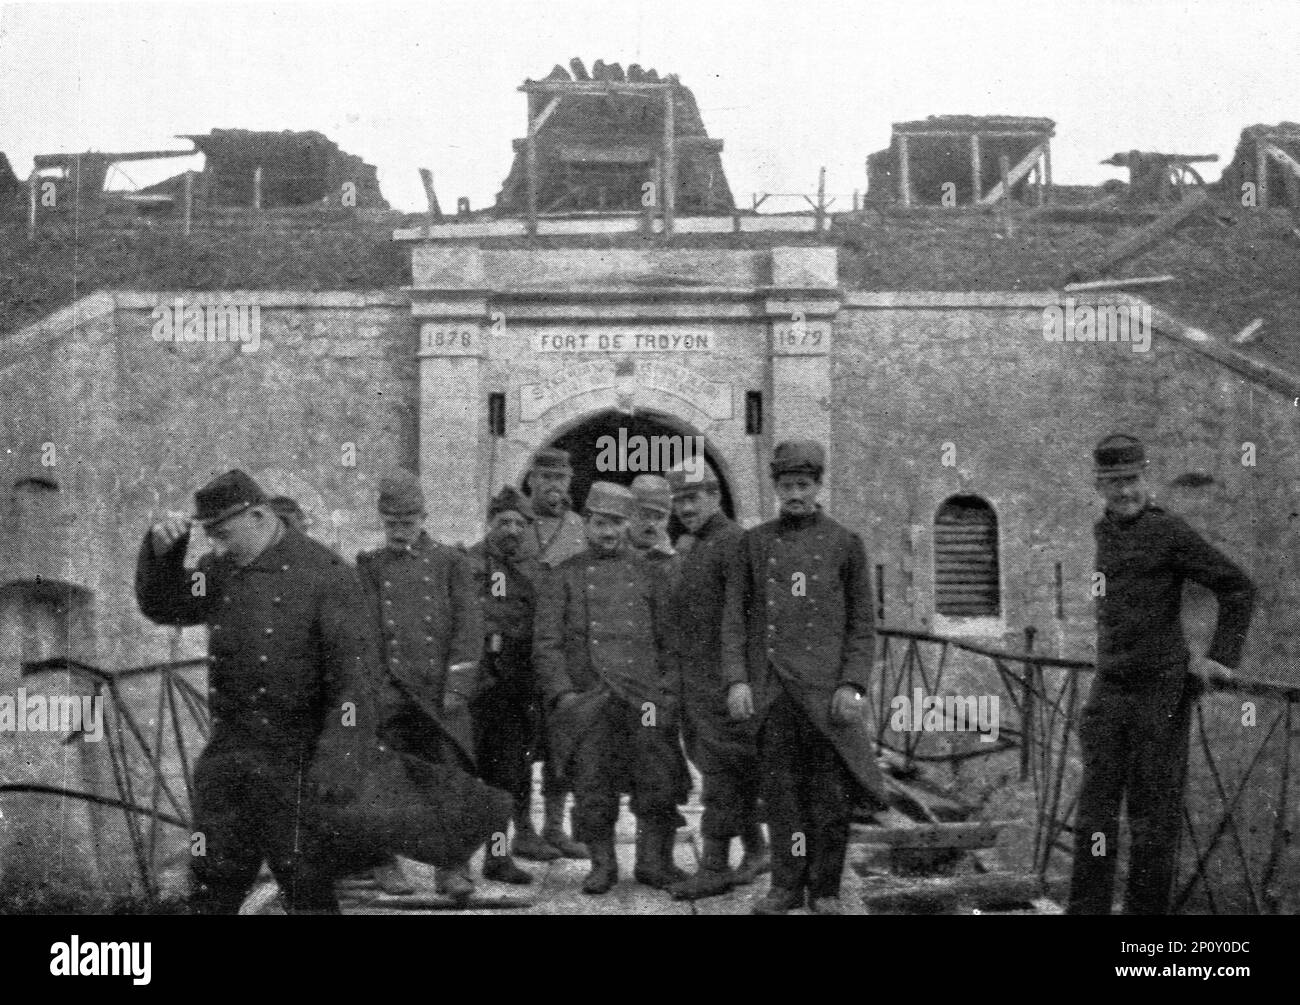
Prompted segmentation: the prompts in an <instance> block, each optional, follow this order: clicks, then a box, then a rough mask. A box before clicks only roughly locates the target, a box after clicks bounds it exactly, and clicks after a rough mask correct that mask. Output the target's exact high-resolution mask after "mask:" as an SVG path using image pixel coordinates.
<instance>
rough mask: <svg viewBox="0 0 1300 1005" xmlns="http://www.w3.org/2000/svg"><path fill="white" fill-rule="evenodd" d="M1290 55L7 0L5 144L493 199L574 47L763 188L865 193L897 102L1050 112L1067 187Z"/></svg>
mask: <svg viewBox="0 0 1300 1005" xmlns="http://www.w3.org/2000/svg"><path fill="white" fill-rule="evenodd" d="M1297 53H1300V3H1297V2H1296V0H1193V2H1186V0H1185V2H1166V0H1151V2H1146V0H1093V2H1089V3H1084V2H1075V0H1034V2H1021V0H1005V2H997V3H992V2H985V0H899V2H896V0H884V2H871V0H838V2H831V0H746V2H735V0H657V2H655V3H632V2H627V3H623V2H618V0H601V2H589V0H552V2H546V3H544V2H539V0H528V2H524V0H470V2H463V3H462V2H447V3H437V4H429V3H418V4H417V3H410V4H407V3H385V2H382V0H380V2H361V3H351V4H348V5H346V6H344V5H332V4H310V5H296V4H285V3H255V4H244V5H227V4H218V3H203V4H190V3H162V4H145V3H129V4H121V3H94V4H57V5H56V4H44V3H42V4H35V5H26V4H20V5H5V4H0V151H3V152H5V153H6V154H8V156H9V159H10V161H11V163H12V164H13V166H14V170H15V171H16V172H17V173H18V174H19V175H20V176H26V174H27V173H28V172H29V171H30V169H31V158H32V155H33V154H35V153H38V152H41V153H46V152H55V151H79V150H87V149H97V150H113V151H117V150H130V149H163V148H180V149H183V148H185V147H186V146H187V143H186V142H185V141H176V140H174V139H173V137H174V136H175V135H176V134H177V133H206V132H207V131H208V130H210V129H213V128H235V127H239V128H246V129H276V130H278V129H318V130H320V131H321V132H324V133H325V134H327V135H328V136H330V137H331V138H332V139H334V140H335V141H336V142H337V143H338V144H339V145H340V146H341V147H343V149H345V150H347V151H349V152H351V153H355V154H359V155H361V156H362V157H364V158H365V159H366V160H367V161H369V162H371V163H372V164H375V165H377V166H378V168H379V178H380V184H381V185H382V187H383V191H384V194H385V196H386V197H387V198H388V200H389V201H390V202H391V203H392V204H393V205H394V206H395V207H397V208H400V209H420V208H422V207H423V204H424V199H423V194H422V190H421V187H420V181H419V177H418V175H417V173H416V169H417V168H418V167H421V166H426V167H429V168H431V169H432V170H433V172H434V176H435V180H436V184H437V189H438V196H439V199H440V201H441V203H442V205H443V207H444V208H450V207H452V206H454V205H455V201H456V197H457V196H461V195H465V196H468V197H469V198H470V200H471V204H472V205H473V207H474V208H480V207H482V206H484V205H487V204H489V203H491V201H492V200H493V199H494V197H495V195H496V192H497V191H498V190H499V188H500V186H501V182H502V181H503V180H504V178H505V176H506V173H507V172H508V171H509V168H510V160H511V146H510V141H511V140H512V139H513V138H515V137H518V136H522V135H523V133H524V129H525V126H524V96H523V95H522V94H520V93H519V92H518V91H517V90H516V88H517V87H518V86H519V84H520V83H522V82H523V80H524V79H525V78H526V77H532V78H540V77H544V76H545V75H546V74H547V73H549V72H550V69H551V67H552V65H554V64H555V63H557V62H558V63H561V64H563V65H565V66H567V65H568V61H569V58H570V57H571V56H580V57H581V58H582V59H583V61H584V62H585V63H586V64H587V66H588V67H589V68H590V67H591V66H592V64H593V63H595V61H596V60H597V59H604V60H605V61H607V62H612V61H617V62H619V63H621V64H622V65H623V66H624V67H627V66H628V65H629V64H631V63H640V64H641V65H642V66H645V67H647V68H649V67H654V68H655V69H657V70H658V71H659V72H660V74H665V73H670V72H675V73H677V74H678V75H679V76H680V78H681V81H682V83H683V84H685V85H686V86H688V87H690V88H691V89H692V90H693V91H694V93H695V98H696V101H697V102H698V104H699V106H700V109H701V111H702V114H703V116H704V122H705V125H706V127H707V128H708V130H709V134H710V135H711V136H714V137H720V138H722V139H723V140H724V141H725V144H726V145H725V148H724V150H723V154H722V158H723V166H724V168H725V169H726V171H727V176H728V180H729V181H730V183H731V187H732V190H733V192H734V193H735V194H736V196H737V199H738V200H740V201H742V202H743V203H744V204H748V200H749V194H750V193H751V192H754V191H760V192H762V191H778V192H812V191H813V190H814V189H815V188H816V181H817V169H818V167H819V166H820V165H825V166H826V168H827V187H828V190H829V191H830V192H832V193H842V194H843V198H842V199H841V204H845V205H846V204H847V201H848V193H851V192H852V191H853V190H854V189H855V188H859V189H860V188H865V186H866V180H865V169H864V160H865V158H866V156H867V154H869V153H871V152H872V151H874V150H879V149H881V148H882V147H884V146H886V145H887V144H888V142H889V128H890V123H891V122H895V121H900V120H904V119H914V118H924V117H925V116H927V115H935V114H950V113H969V114H1013V115H1035V116H1046V117H1048V118H1051V119H1054V120H1055V121H1056V123H1057V131H1056V139H1055V140H1054V141H1053V169H1054V175H1055V177H1056V180H1057V181H1059V182H1062V183H1080V184H1081V183H1097V182H1100V181H1102V180H1104V179H1106V178H1112V177H1127V175H1126V173H1125V172H1123V171H1119V170H1116V169H1114V168H1110V167H1103V166H1099V165H1098V164H1097V162H1098V161H1099V160H1101V159H1102V158H1104V157H1107V156H1109V155H1110V154H1112V153H1114V152H1115V151H1117V150H1128V149H1131V148H1134V147H1137V148H1140V149H1145V150H1161V151H1174V152H1181V153H1218V154H1219V156H1220V158H1221V159H1223V160H1226V159H1227V158H1228V157H1230V156H1231V154H1232V150H1233V148H1234V147H1235V145H1236V141H1237V137H1238V134H1239V133H1240V131H1241V129H1242V127H1244V126H1246V125H1250V124H1252V123H1256V122H1277V121H1279V120H1282V119H1292V120H1300V59H1298V58H1297ZM183 166H184V165H183V164H181V165H180V167H183ZM196 166H197V164H196ZM180 167H177V166H171V167H169V169H168V170H167V171H164V172H163V173H162V174H167V173H171V172H172V171H174V170H179V169H180ZM127 170H128V171H129V172H131V173H132V174H133V175H136V176H138V177H136V179H135V180H137V181H138V182H140V183H142V184H143V183H146V182H148V181H153V180H157V177H160V176H161V175H159V174H157V173H154V174H149V173H148V172H146V171H144V170H142V169H140V168H132V166H130V165H127ZM1209 170H1210V175H1209V176H1208V177H1217V176H1218V168H1217V167H1214V166H1211V167H1210V169H1209ZM787 208H793V207H787ZM837 208H838V206H837Z"/></svg>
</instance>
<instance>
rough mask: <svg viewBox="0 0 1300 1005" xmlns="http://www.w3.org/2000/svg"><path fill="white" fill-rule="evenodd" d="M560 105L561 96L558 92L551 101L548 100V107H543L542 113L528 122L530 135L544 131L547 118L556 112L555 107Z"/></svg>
mask: <svg viewBox="0 0 1300 1005" xmlns="http://www.w3.org/2000/svg"><path fill="white" fill-rule="evenodd" d="M559 106H560V96H559V95H558V94H557V95H556V96H555V97H553V98H552V99H551V100H550V101H549V102H547V104H546V107H545V108H543V109H542V114H541V115H539V116H537V118H535V119H533V121H532V122H530V123H528V135H529V136H536V135H537V134H538V133H540V132H541V131H542V126H544V125H546V120H547V119H549V118H550V117H551V116H552V115H553V114H555V109H557V108H558V107H559Z"/></svg>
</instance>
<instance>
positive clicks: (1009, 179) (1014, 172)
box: [979, 141, 1048, 206]
mask: <svg viewBox="0 0 1300 1005" xmlns="http://www.w3.org/2000/svg"><path fill="white" fill-rule="evenodd" d="M1047 147H1048V144H1047V142H1046V141H1044V142H1042V143H1040V144H1038V145H1037V146H1036V147H1034V149H1032V150H1030V151H1029V153H1027V154H1025V156H1024V157H1023V158H1022V159H1021V160H1020V161H1018V162H1017V163H1016V166H1015V167H1013V168H1011V169H1010V170H1009V171H1008V172H1007V173H1006V177H1005V178H1004V179H1003V180H1002V181H999V182H998V183H997V184H996V185H994V186H993V187H992V188H991V189H989V190H988V191H987V192H986V193H984V195H983V196H981V197H980V200H979V205H981V206H992V205H993V204H994V203H996V202H998V201H999V200H1000V199H1002V198H1004V197H1006V195H1007V193H1008V192H1010V190H1011V189H1013V188H1015V187H1016V186H1017V185H1018V184H1020V180H1021V179H1022V178H1024V177H1025V175H1027V174H1029V172H1030V170H1031V169H1032V168H1033V166H1034V165H1035V164H1037V163H1038V159H1039V158H1040V157H1042V156H1044V155H1045V154H1046V152H1047Z"/></svg>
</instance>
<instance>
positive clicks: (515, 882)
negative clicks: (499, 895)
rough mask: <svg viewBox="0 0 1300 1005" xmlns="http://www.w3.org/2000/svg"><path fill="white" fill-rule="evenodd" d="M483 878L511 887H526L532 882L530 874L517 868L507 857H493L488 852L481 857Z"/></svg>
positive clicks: (513, 861)
mask: <svg viewBox="0 0 1300 1005" xmlns="http://www.w3.org/2000/svg"><path fill="white" fill-rule="evenodd" d="M483 878H484V879H490V880H492V881H493V882H494V883H509V884H510V885H511V886H527V885H528V884H529V883H531V882H532V881H533V876H532V873H529V872H525V871H524V870H523V869H521V868H519V866H518V865H517V864H516V862H515V860H514V859H512V858H511V857H510V856H509V855H493V854H492V853H491V852H490V851H489V852H488V853H487V854H486V855H485V856H484V857H483Z"/></svg>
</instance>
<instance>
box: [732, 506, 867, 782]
mask: <svg viewBox="0 0 1300 1005" xmlns="http://www.w3.org/2000/svg"><path fill="white" fill-rule="evenodd" d="M874 656H875V626H874V615H873V613H872V609H871V588H870V574H869V572H868V566H867V555H866V550H865V548H864V547H863V545H862V539H861V538H860V537H859V536H858V535H857V534H855V533H853V532H852V531H850V530H849V529H848V528H846V527H844V526H842V525H841V524H839V523H837V522H836V521H834V520H832V519H831V518H830V517H828V516H826V515H825V514H824V513H822V512H821V511H820V510H818V511H817V512H815V513H812V514H809V515H807V516H801V517H793V518H791V517H786V516H782V517H778V518H777V519H775V520H771V521H769V522H767V523H764V524H761V525H759V526H758V527H754V528H753V529H751V530H748V531H746V532H745V534H744V537H743V538H742V539H741V542H740V545H739V547H738V549H737V551H736V557H735V561H734V564H733V567H732V571H731V573H730V574H729V575H728V577H727V594H726V600H725V604H724V610H723V622H722V666H723V677H724V679H725V680H726V683H727V686H728V687H730V685H732V684H735V683H741V682H746V681H747V682H748V683H749V684H750V685H751V687H752V689H753V693H754V711H755V714H754V719H753V721H754V723H755V726H756V728H761V726H762V722H763V719H764V717H765V716H766V714H767V712H768V709H769V708H770V707H771V705H772V702H773V701H774V700H775V699H776V697H777V696H778V695H779V694H780V693H781V692H782V691H784V692H785V693H786V694H787V695H788V696H789V697H790V699H791V700H792V701H794V702H795V703H796V704H797V705H798V706H799V708H800V709H801V710H802V711H803V713H804V714H805V715H806V716H807V717H808V719H809V720H810V721H811V723H812V724H813V726H814V727H815V728H816V729H817V731H818V732H819V733H821V734H822V735H823V736H825V737H826V738H827V739H828V740H829V741H830V742H831V743H832V745H833V746H834V747H835V750H836V752H837V753H838V754H839V756H840V759H841V760H842V761H843V762H844V765H845V767H847V768H848V769H849V772H850V773H851V774H852V775H853V777H854V779H856V781H857V782H858V784H859V785H861V786H862V788H863V790H864V791H865V793H866V795H867V796H868V798H870V799H873V800H874V801H877V802H879V804H880V805H886V802H887V801H886V798H885V791H884V782H883V780H882V778H881V775H880V769H879V768H878V767H877V766H876V758H875V745H874V743H873V742H872V738H871V736H870V733H869V732H868V729H867V725H866V722H865V721H864V720H855V721H854V722H853V723H851V724H849V725H840V724H838V723H834V722H832V721H831V718H830V707H831V699H832V697H833V696H834V694H835V691H836V689H837V688H838V687H840V685H842V684H852V685H854V686H855V687H857V688H859V689H860V690H862V691H864V692H865V691H866V689H867V686H868V682H869V680H870V675H871V668H872V663H873V660H874Z"/></svg>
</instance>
